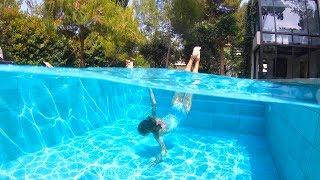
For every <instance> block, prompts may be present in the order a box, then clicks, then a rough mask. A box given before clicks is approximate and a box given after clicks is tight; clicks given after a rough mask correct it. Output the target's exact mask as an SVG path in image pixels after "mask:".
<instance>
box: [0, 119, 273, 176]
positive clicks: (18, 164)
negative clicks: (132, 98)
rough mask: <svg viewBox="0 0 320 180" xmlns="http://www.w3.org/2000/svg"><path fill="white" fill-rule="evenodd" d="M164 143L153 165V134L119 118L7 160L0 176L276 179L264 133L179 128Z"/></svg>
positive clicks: (154, 151)
mask: <svg viewBox="0 0 320 180" xmlns="http://www.w3.org/2000/svg"><path fill="white" fill-rule="evenodd" d="M165 143H166V144H167V146H168V155H167V156H166V157H165V159H164V161H163V162H161V163H160V164H158V165H157V166H155V167H153V168H150V167H149V165H150V163H151V162H152V160H153V159H154V157H155V156H156V155H157V154H158V153H159V147H158V146H157V143H156V142H155V141H154V140H153V138H152V136H151V135H150V136H148V137H142V136H140V135H138V133H137V132H136V127H134V126H123V125H121V124H115V125H113V126H106V127H103V128H99V129H96V130H94V131H91V132H88V133H87V134H86V135H84V136H81V137H77V138H74V139H72V140H70V141H68V142H67V143H64V144H61V145H59V146H56V147H52V148H47V149H43V150H42V151H39V152H36V153H31V154H28V155H24V156H21V157H19V158H18V159H17V160H15V161H12V162H9V163H7V164H3V165H2V166H1V169H0V178H1V177H9V178H10V177H16V178H71V177H76V178H84V179H91V178H97V177H103V178H111V179H127V178H129V177H130V178H150V177H152V178H170V177H171V178H172V177H176V178H187V177H189V178H206V179H207V178H210V179H213V178H220V179H277V175H276V170H275V167H274V165H273V162H272V159H271V156H270V154H269V152H268V150H267V149H268V148H267V146H266V143H265V141H264V139H263V138H262V137H256V136H250V135H236V134H231V133H226V132H212V131H204V130H197V129H191V128H181V129H178V130H177V131H175V132H173V133H171V134H168V135H167V136H165Z"/></svg>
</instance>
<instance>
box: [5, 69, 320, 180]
mask: <svg viewBox="0 0 320 180" xmlns="http://www.w3.org/2000/svg"><path fill="white" fill-rule="evenodd" d="M0 82H1V84H2V85H1V86H0V120H1V121H0V152H1V153H0V163H1V164H4V163H7V162H9V161H12V160H15V159H17V158H18V157H19V156H22V155H24V154H27V153H31V152H36V151H39V150H41V149H43V148H46V147H52V146H55V145H58V144H60V143H63V142H65V141H68V140H69V139H71V138H73V137H75V136H81V135H83V134H85V133H86V132H88V131H91V130H94V129H97V128H99V127H102V126H108V125H112V124H113V123H114V122H115V121H117V120H119V119H136V120H139V119H141V120H142V119H144V118H145V117H146V116H148V115H149V114H150V112H151V107H150V99H149V94H148V88H145V87H139V86H133V85H128V84H120V83H116V82H110V81H105V80H96V79H89V78H77V77H63V76H60V77H57V76H50V75H44V74H42V75H39V74H32V73H21V74H17V73H10V72H2V73H1V75H0ZM154 93H155V96H156V99H157V107H158V108H157V114H158V116H159V117H161V116H164V115H166V114H167V113H168V111H169V108H170V105H171V99H172V97H173V95H174V92H172V91H166V90H160V89H154ZM192 104H193V106H192V109H191V111H190V113H189V115H188V118H187V119H186V120H185V121H183V122H181V124H180V126H181V127H192V128H200V129H207V130H212V131H230V132H233V133H238V134H239V135H240V134H252V135H256V136H264V137H265V138H266V140H267V142H268V144H269V150H270V152H271V154H272V156H273V160H274V163H275V165H276V167H277V171H278V175H279V176H280V177H281V178H283V179H315V178H316V177H320V169H319V164H320V123H319V114H320V110H319V109H317V108H314V107H306V106H300V105H292V104H279V103H271V102H268V103H265V102H258V101H247V100H238V99H231V98H222V97H214V96H204V95H197V94H194V95H193V102H192ZM126 117H130V118H126ZM137 123H138V121H137Z"/></svg>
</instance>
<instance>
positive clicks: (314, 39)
mask: <svg viewBox="0 0 320 180" xmlns="http://www.w3.org/2000/svg"><path fill="white" fill-rule="evenodd" d="M311 44H312V45H313V46H320V38H319V37H312V38H311Z"/></svg>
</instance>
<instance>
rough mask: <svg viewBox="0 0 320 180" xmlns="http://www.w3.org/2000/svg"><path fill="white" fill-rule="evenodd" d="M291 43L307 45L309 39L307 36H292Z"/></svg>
mask: <svg viewBox="0 0 320 180" xmlns="http://www.w3.org/2000/svg"><path fill="white" fill-rule="evenodd" d="M293 43H294V44H303V45H308V43H309V38H308V36H293Z"/></svg>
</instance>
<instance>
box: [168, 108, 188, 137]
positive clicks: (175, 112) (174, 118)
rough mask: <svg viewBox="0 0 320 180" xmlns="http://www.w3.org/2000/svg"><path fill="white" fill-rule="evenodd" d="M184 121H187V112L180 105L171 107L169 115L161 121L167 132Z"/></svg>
mask: <svg viewBox="0 0 320 180" xmlns="http://www.w3.org/2000/svg"><path fill="white" fill-rule="evenodd" d="M185 119H187V112H186V110H185V108H184V107H183V104H182V103H177V104H174V105H173V106H172V107H171V109H170V113H169V114H168V115H166V116H165V117H164V118H163V121H164V122H165V123H166V128H167V131H168V132H169V131H172V130H173V129H175V128H176V127H177V126H178V124H179V123H180V121H183V120H185Z"/></svg>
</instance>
